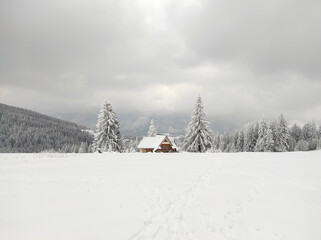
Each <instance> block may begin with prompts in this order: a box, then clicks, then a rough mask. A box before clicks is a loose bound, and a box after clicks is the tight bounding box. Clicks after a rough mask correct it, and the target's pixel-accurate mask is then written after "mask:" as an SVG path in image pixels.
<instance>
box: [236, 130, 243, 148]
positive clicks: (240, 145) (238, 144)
mask: <svg viewBox="0 0 321 240" xmlns="http://www.w3.org/2000/svg"><path fill="white" fill-rule="evenodd" d="M237 151H238V152H243V151H244V131H243V130H242V131H240V134H239V138H238V139H237Z"/></svg>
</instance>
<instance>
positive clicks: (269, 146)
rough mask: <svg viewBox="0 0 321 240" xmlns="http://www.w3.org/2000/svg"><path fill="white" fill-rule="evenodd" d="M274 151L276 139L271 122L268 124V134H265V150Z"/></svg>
mask: <svg viewBox="0 0 321 240" xmlns="http://www.w3.org/2000/svg"><path fill="white" fill-rule="evenodd" d="M273 151H274V140H273V132H272V128H271V124H268V125H267V129H266V134H265V147H264V152H273Z"/></svg>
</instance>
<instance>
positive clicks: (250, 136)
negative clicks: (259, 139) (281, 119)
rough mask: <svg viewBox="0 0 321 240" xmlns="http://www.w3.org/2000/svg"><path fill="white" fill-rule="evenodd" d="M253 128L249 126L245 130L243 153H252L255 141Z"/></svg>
mask: <svg viewBox="0 0 321 240" xmlns="http://www.w3.org/2000/svg"><path fill="white" fill-rule="evenodd" d="M255 135H256V134H255V128H254V127H253V126H252V125H251V126H249V127H248V129H247V130H246V133H245V136H244V151H245V152H253V151H254V148H255V145H256V139H255Z"/></svg>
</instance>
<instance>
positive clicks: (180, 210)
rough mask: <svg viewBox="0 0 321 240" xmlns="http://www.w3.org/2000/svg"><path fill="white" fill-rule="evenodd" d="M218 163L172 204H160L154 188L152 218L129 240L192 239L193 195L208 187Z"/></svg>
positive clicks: (194, 212) (195, 211)
mask: <svg viewBox="0 0 321 240" xmlns="http://www.w3.org/2000/svg"><path fill="white" fill-rule="evenodd" d="M218 163H219V162H217V163H216V165H215V167H214V168H213V169H211V170H209V171H207V172H205V173H203V174H202V175H200V176H199V177H197V178H196V179H195V180H194V181H193V183H192V185H191V186H190V187H189V188H187V189H186V190H185V191H183V192H181V193H179V194H177V196H176V198H174V200H172V201H170V202H168V203H166V204H162V203H161V200H162V199H161V194H160V193H159V191H158V190H157V188H155V189H154V190H153V191H152V196H153V199H155V200H156V203H155V204H154V205H153V208H154V209H153V211H154V214H153V215H152V216H151V217H150V218H148V219H146V220H145V221H144V223H143V225H142V226H141V228H140V229H139V230H138V231H137V232H136V233H135V234H133V235H132V236H131V237H130V238H129V240H144V239H146V240H147V239H150V240H157V239H167V240H170V239H182V240H189V239H194V238H193V237H194V233H193V225H194V221H197V219H196V218H195V216H196V215H199V214H197V208H198V203H197V200H196V198H195V197H196V195H197V194H198V193H199V192H200V191H201V190H202V189H203V188H205V187H206V186H207V184H208V183H209V181H210V178H211V176H212V175H213V174H215V173H217V172H218V169H219V164H218Z"/></svg>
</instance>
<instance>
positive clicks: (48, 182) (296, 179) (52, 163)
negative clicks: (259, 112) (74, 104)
mask: <svg viewBox="0 0 321 240" xmlns="http://www.w3.org/2000/svg"><path fill="white" fill-rule="evenodd" d="M0 239H6V240H13V239H15V240H18V239H19V240H20V239H24V240H36V239H42V240H61V239H67V240H69V239H75V240H82V239H86V240H87V239H95V240H100V239H104V240H109V239H110V240H118V239H119V240H124V239H125V240H130V239H131V240H138V239H140V240H142V239H155V240H161V239H162V240H169V239H182V240H207V239H217V240H220V239H229V240H234V239H235V240H236V239H238V240H258V239H259V240H264V239H266V240H273V239H275V240H286V239H289V240H302V239H309V240H320V239H321V152H320V151H314V152H299V153H236V154H232V153H230V154H225V153H222V154H220V153H215V154H188V153H179V154H139V153H134V154H113V153H109V154H0Z"/></svg>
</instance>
